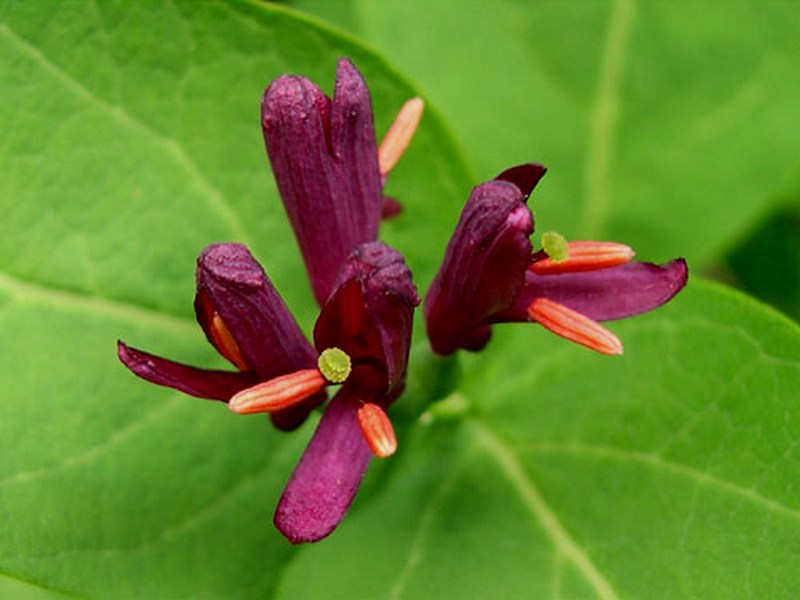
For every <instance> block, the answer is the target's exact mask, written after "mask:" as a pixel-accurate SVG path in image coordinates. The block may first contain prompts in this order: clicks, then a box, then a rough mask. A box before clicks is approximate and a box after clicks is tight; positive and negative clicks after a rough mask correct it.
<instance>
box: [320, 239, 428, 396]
mask: <svg viewBox="0 0 800 600" xmlns="http://www.w3.org/2000/svg"><path fill="white" fill-rule="evenodd" d="M418 304H419V298H418V297H417V292H416V289H415V288H414V285H413V284H412V282H411V272H410V271H409V270H408V267H407V266H406V263H405V261H404V260H403V257H402V255H401V254H400V253H399V252H397V251H395V250H393V249H391V248H390V247H389V246H387V245H386V244H383V243H381V242H373V243H370V244H364V245H362V246H360V247H359V248H358V249H357V250H356V251H355V252H354V253H353V254H352V255H351V256H350V257H348V259H347V260H346V261H345V263H344V264H343V265H342V270H341V272H340V273H339V279H338V281H337V284H336V287H335V289H334V291H333V293H332V294H331V297H330V298H329V299H328V301H327V302H326V303H325V305H324V306H323V308H322V312H321V313H320V316H319V318H318V319H317V323H316V326H315V327H314V341H315V344H316V347H317V350H319V351H322V350H324V349H325V348H329V347H332V346H335V347H338V348H340V349H342V350H344V351H345V352H346V353H347V354H349V355H350V358H351V359H352V361H353V367H354V368H353V374H352V375H351V379H353V380H354V381H356V382H358V384H359V385H361V386H363V387H366V388H368V389H370V390H374V391H376V392H380V393H384V394H388V393H390V392H392V391H394V390H395V389H396V388H397V386H400V385H402V383H403V380H404V378H405V372H406V364H407V362H408V353H409V348H410V344H411V330H412V319H413V313H414V307H416V306H417V305H418Z"/></svg>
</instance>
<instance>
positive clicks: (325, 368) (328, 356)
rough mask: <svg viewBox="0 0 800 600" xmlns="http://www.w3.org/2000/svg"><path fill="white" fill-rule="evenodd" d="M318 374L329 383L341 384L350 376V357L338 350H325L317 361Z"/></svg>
mask: <svg viewBox="0 0 800 600" xmlns="http://www.w3.org/2000/svg"><path fill="white" fill-rule="evenodd" d="M317 367H319V372H320V373H322V376H323V377H325V379H327V380H328V381H330V382H331V383H342V382H343V381H345V380H346V379H347V377H348V376H349V375H350V371H351V369H352V365H351V363H350V357H349V356H348V355H347V353H346V352H344V351H343V350H339V348H325V350H323V351H322V354H320V355H319V359H318V360H317Z"/></svg>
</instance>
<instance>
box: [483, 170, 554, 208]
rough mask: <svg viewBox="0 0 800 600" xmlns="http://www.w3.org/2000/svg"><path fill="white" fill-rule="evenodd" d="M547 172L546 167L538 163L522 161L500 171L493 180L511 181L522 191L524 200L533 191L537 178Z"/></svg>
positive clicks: (537, 181)
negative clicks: (522, 162)
mask: <svg viewBox="0 0 800 600" xmlns="http://www.w3.org/2000/svg"><path fill="white" fill-rule="evenodd" d="M545 173H547V168H546V167H545V166H544V165H542V164H539V163H524V164H521V165H517V166H516V167H511V168H510V169H506V170H505V171H503V172H502V173H500V174H499V175H498V176H497V177H495V178H494V179H495V181H508V182H509V183H513V184H514V185H515V186H517V187H518V188H519V191H520V192H522V196H523V198H524V199H525V200H527V199H528V196H530V195H531V193H532V192H533V188H535V187H536V184H537V183H539V180H540V179H541V178H542V177H544V174H545Z"/></svg>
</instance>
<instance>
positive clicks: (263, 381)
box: [118, 59, 687, 543]
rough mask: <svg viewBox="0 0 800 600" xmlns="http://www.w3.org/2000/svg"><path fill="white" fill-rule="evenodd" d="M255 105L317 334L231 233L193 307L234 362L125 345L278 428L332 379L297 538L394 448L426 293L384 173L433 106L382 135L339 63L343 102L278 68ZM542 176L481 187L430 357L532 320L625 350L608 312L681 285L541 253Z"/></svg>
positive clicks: (457, 238) (675, 266)
mask: <svg viewBox="0 0 800 600" xmlns="http://www.w3.org/2000/svg"><path fill="white" fill-rule="evenodd" d="M261 109H262V129H263V133H264V140H265V143H266V148H267V153H268V156H269V160H270V162H271V165H272V170H273V173H274V175H275V179H276V181H277V185H278V190H279V192H280V195H281V198H282V200H283V204H284V207H285V209H286V212H287V215H288V217H289V221H290V222H291V225H292V228H293V230H294V233H295V236H296V238H297V241H298V245H299V247H300V251H301V253H302V255H303V260H304V262H305V266H306V270H307V272H308V275H309V279H310V283H311V288H312V290H313V292H314V295H315V297H316V299H317V301H318V303H319V305H320V312H319V316H318V318H317V321H316V324H315V326H314V334H313V343H312V342H311V341H309V340H308V339H306V337H305V336H304V335H303V333H302V331H301V329H300V326H299V325H298V323H297V322H296V320H295V319H294V317H293V316H292V314H291V312H290V311H289V309H288V308H287V306H286V304H285V303H284V302H283V300H282V299H281V297H280V295H279V294H278V292H277V290H276V289H275V288H274V286H273V285H272V283H271V281H270V280H269V278H268V277H267V275H266V273H265V272H264V269H263V268H262V267H261V265H260V264H259V263H258V262H257V261H256V260H255V258H253V256H252V255H251V253H250V251H249V250H248V249H247V248H246V247H245V246H243V245H241V244H233V243H228V244H214V245H211V246H208V247H207V248H206V249H205V250H203V252H202V253H201V254H200V257H199V258H198V261H197V271H196V284H197V285H196V294H195V302H194V306H195V312H196V316H197V321H198V323H199V324H200V327H201V328H202V329H203V331H204V332H205V335H206V337H207V338H208V341H209V342H210V343H211V344H212V345H213V346H214V348H216V350H217V351H218V352H219V353H220V354H221V355H222V356H223V357H224V358H225V359H227V360H228V361H229V362H230V363H231V364H232V365H233V366H234V367H235V368H236V371H220V370H209V369H202V368H198V367H193V366H189V365H185V364H182V363H178V362H175V361H171V360H168V359H166V358H162V357H159V356H155V355H153V354H149V353H147V352H144V351H141V350H137V349H135V348H132V347H129V346H128V345H126V344H124V343H123V342H119V343H118V356H119V358H120V360H121V361H122V363H123V364H124V365H125V366H126V367H127V368H128V369H130V370H131V371H132V372H133V373H134V374H136V375H137V376H139V377H141V378H143V379H146V380H147V381H150V382H152V383H155V384H158V385H162V386H167V387H171V388H174V389H177V390H180V391H181V392H184V393H186V394H189V395H191V396H196V397H199V398H207V399H212V400H219V401H222V402H224V403H227V405H228V407H229V408H230V409H231V410H232V411H234V412H236V413H239V414H250V413H268V414H269V415H270V418H271V420H272V422H273V424H274V425H275V426H276V427H278V428H279V429H283V430H291V429H295V428H297V427H298V426H299V425H301V424H302V423H303V422H304V421H305V419H306V418H307V417H308V415H309V414H310V413H311V411H313V410H314V409H316V408H318V407H320V406H322V405H323V404H325V403H326V401H327V400H328V390H329V388H331V387H332V386H335V387H336V392H335V394H334V396H333V398H332V399H331V400H330V401H329V402H327V405H326V406H325V408H324V412H323V415H322V418H321V419H320V421H319V424H318V425H317V428H316V430H315V432H314V434H313V436H312V438H311V441H310V442H309V444H308V446H307V447H306V450H305V452H304V454H303V456H302V458H301V459H300V461H299V463H298V465H297V467H296V468H295V470H294V472H293V474H292V475H291V477H290V479H289V482H288V483H287V485H286V488H285V489H284V492H283V494H282V496H281V499H280V501H279V502H278V507H277V509H276V512H275V524H276V526H277V528H278V529H279V530H280V531H281V533H282V534H283V535H284V536H285V537H286V538H287V539H288V540H289V541H291V542H293V543H299V542H312V541H317V540H320V539H322V538H324V537H325V536H327V535H328V534H330V533H331V531H333V529H334V528H335V527H336V526H337V525H338V523H339V522H340V521H341V519H342V518H343V517H344V515H345V513H346V512H347V510H348V508H349V506H350V504H351V503H352V501H353V499H354V497H355V494H356V492H357V490H358V487H359V485H360V482H361V479H362V478H363V476H364V473H365V472H366V469H367V467H368V465H369V462H370V460H371V457H372V456H376V457H379V458H384V457H388V456H390V455H391V454H393V453H394V451H395V450H396V448H397V441H396V438H395V434H394V429H393V427H392V423H391V421H390V420H389V417H388V415H387V410H388V408H389V406H390V405H391V404H392V403H393V402H394V401H395V400H396V399H397V398H398V397H399V395H400V394H401V393H402V391H403V388H404V385H405V378H406V369H407V363H408V357H409V348H410V341H411V331H412V322H413V313H414V309H415V307H416V306H417V305H418V304H419V299H418V297H417V292H416V289H415V287H414V285H413V283H412V279H411V272H410V271H409V269H408V267H407V266H406V264H405V261H404V259H403V257H402V256H401V255H400V253H398V252H397V251H396V250H393V249H392V248H390V247H389V246H387V245H386V244H383V243H381V242H379V241H378V229H379V226H380V221H381V219H382V218H384V217H388V216H392V215H394V214H397V212H398V211H399V210H400V205H399V203H398V202H397V201H396V200H393V199H391V198H388V197H386V196H384V194H383V186H384V184H385V181H386V177H387V175H388V173H389V171H390V170H391V169H392V167H393V166H394V165H395V164H396V162H397V161H398V159H399V158H400V156H401V155H402V153H403V151H404V150H405V148H406V146H407V145H408V143H409V142H410V140H411V137H412V135H413V133H414V130H415V129H416V126H417V123H418V122H419V119H420V117H421V114H422V110H423V104H422V101H421V100H420V99H419V98H414V99H412V100H410V101H408V102H407V103H406V104H405V105H404V106H403V107H402V109H401V110H400V113H399V114H398V117H397V119H396V120H395V122H394V124H393V125H392V127H391V128H390V129H389V132H388V133H387V135H386V137H385V139H384V141H383V142H382V143H381V145H380V146H378V145H377V143H376V140H375V131H374V124H373V115H372V108H371V103H370V98H369V92H368V90H367V87H366V84H365V83H364V80H363V78H362V76H361V74H360V73H359V72H358V71H357V70H356V68H355V67H354V66H353V65H352V63H350V62H349V61H348V60H346V59H342V60H340V61H339V63H338V66H337V73H336V82H335V86H334V93H333V97H332V98H329V97H328V96H326V95H325V94H324V93H323V92H322V91H321V90H320V89H319V88H318V87H317V86H316V85H314V84H313V83H312V82H311V81H309V80H308V79H306V78H304V77H297V76H290V75H284V76H281V77H279V78H277V79H276V80H275V81H273V82H272V84H271V85H270V86H269V87H268V88H267V90H266V91H265V93H264V97H263V101H262V105H261ZM544 172H545V169H544V168H543V167H542V166H541V165H537V164H524V165H520V166H518V167H514V168H512V169H508V170H507V171H504V172H503V173H501V174H500V175H498V176H497V177H496V178H495V179H494V180H492V181H489V182H487V183H483V184H481V185H478V186H477V187H475V188H474V189H473V191H472V193H471V195H470V197H469V200H468V201H467V204H466V206H465V208H464V211H463V213H462V215H461V219H460V220H459V222H458V225H457V226H456V229H455V232H454V234H453V236H452V238H451V240H450V243H449V245H448V247H447V251H446V255H445V258H444V261H443V263H442V267H441V269H440V271H439V273H438V275H437V276H436V278H435V279H434V282H433V283H432V285H431V288H430V290H429V292H428V294H427V297H426V301H425V319H426V325H427V331H428V337H429V339H430V343H431V346H432V348H433V350H434V351H435V352H437V353H439V354H451V353H453V352H455V351H457V350H458V349H461V348H463V349H468V350H479V349H480V348H482V347H483V346H484V345H485V344H486V343H487V342H488V340H489V337H490V335H491V326H492V325H493V324H495V323H499V322H507V321H534V322H538V323H540V324H542V325H543V326H544V327H546V328H548V329H549V330H551V331H553V332H555V333H557V334H559V335H561V336H563V337H566V338H568V339H570V340H572V341H575V342H578V343H580V344H583V345H584V346H587V347H589V348H592V349H594V350H598V351H600V352H604V353H607V354H616V353H620V352H621V351H622V345H621V343H620V342H619V340H618V339H617V338H616V336H614V335H613V334H612V333H611V332H610V331H608V330H607V329H605V328H604V327H603V326H601V325H599V324H598V323H597V321H602V320H608V319H618V318H622V317H626V316H630V315H633V314H637V313H640V312H644V311H647V310H651V309H653V308H656V307H657V306H659V305H661V304H663V303H664V302H666V301H667V300H669V299H670V298H671V297H672V296H674V294H676V293H677V292H678V291H679V290H680V289H681V287H682V286H683V285H684V284H685V282H686V277H687V270H686V265H685V263H684V262H683V261H682V260H676V261H673V262H671V263H668V264H666V265H663V266H657V265H652V264H647V263H638V262H632V261H631V258H632V256H633V252H632V251H631V250H630V249H629V248H628V247H627V246H623V245H621V244H614V243H607V242H604V243H601V242H566V241H565V240H564V239H563V238H561V237H560V236H558V235H556V234H545V235H543V236H542V240H543V245H544V247H543V248H542V249H541V250H539V251H536V252H534V251H533V248H532V244H531V242H530V236H531V234H532V233H533V217H532V215H531V212H530V210H529V209H528V207H527V205H526V200H527V198H528V196H529V195H530V193H531V191H532V190H533V188H534V186H535V185H536V183H537V182H538V181H539V179H540V178H541V177H542V176H543V175H544Z"/></svg>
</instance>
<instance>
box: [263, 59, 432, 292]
mask: <svg viewBox="0 0 800 600" xmlns="http://www.w3.org/2000/svg"><path fill="white" fill-rule="evenodd" d="M422 110H423V103H422V100H420V99H419V98H414V99H412V100H409V101H408V102H407V103H406V105H405V106H404V107H403V109H401V111H400V113H399V115H398V117H397V119H396V120H395V123H394V124H393V125H392V127H391V128H390V130H389V132H388V133H387V136H386V139H385V140H384V142H383V143H382V144H381V147H380V149H378V146H377V144H376V141H375V128H374V124H373V116H372V106H371V104H370V97H369V90H368V89H367V86H366V84H365V82H364V79H363V78H362V77H361V74H360V73H359V72H358V70H357V69H356V68H355V66H354V65H353V64H352V63H351V62H350V61H349V60H347V59H341V60H340V61H339V63H338V65H337V70H336V83H335V85H334V92H333V99H332V100H331V99H330V98H328V97H327V96H326V95H325V94H324V93H323V92H322V91H321V90H320V89H319V88H318V87H317V86H316V85H314V83H312V82H311V81H310V80H308V79H306V78H305V77H298V76H295V75H283V76H281V77H278V78H277V79H275V80H274V81H273V82H272V83H271V84H270V86H269V87H268V88H267V90H266V91H265V92H264V97H263V100H262V103H261V125H262V129H263V132H264V141H265V143H266V147H267V154H268V155H269V160H270V163H271V165H272V171H273V173H274V174H275V180H276V182H277V185H278V191H279V192H280V195H281V199H282V200H283V204H284V206H285V208H286V212H287V214H288V216H289V220H290V222H291V224H292V228H293V229H294V232H295V236H296V237H297V241H298V244H299V246H300V251H301V253H302V255H303V260H304V261H305V265H306V269H307V271H308V274H309V277H310V279H311V284H312V288H313V290H314V295H315V296H316V298H317V301H318V302H319V303H320V304H322V303H323V302H324V301H325V299H326V298H327V297H328V294H329V292H330V291H331V289H332V287H333V283H334V279H335V277H336V273H337V272H338V268H339V265H341V263H342V262H343V261H344V259H345V258H346V257H347V256H348V255H349V254H350V253H351V252H352V251H353V250H354V249H355V248H356V247H357V246H358V245H359V244H363V243H366V242H371V241H374V240H376V239H377V237H378V226H379V224H380V220H381V216H382V215H384V216H391V215H393V214H395V213H397V212H398V211H399V204H398V203H397V202H396V201H394V200H392V199H390V198H385V197H384V196H383V191H382V190H383V183H384V181H385V178H386V175H387V174H388V172H389V171H390V170H391V168H392V167H393V166H394V164H395V163H396V162H397V160H398V159H399V158H400V155H401V154H402V153H403V151H404V149H405V147H406V146H407V145H408V143H409V141H410V139H411V136H412V135H413V132H414V130H415V128H416V126H417V123H418V122H419V119H420V117H421V115H422Z"/></svg>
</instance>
